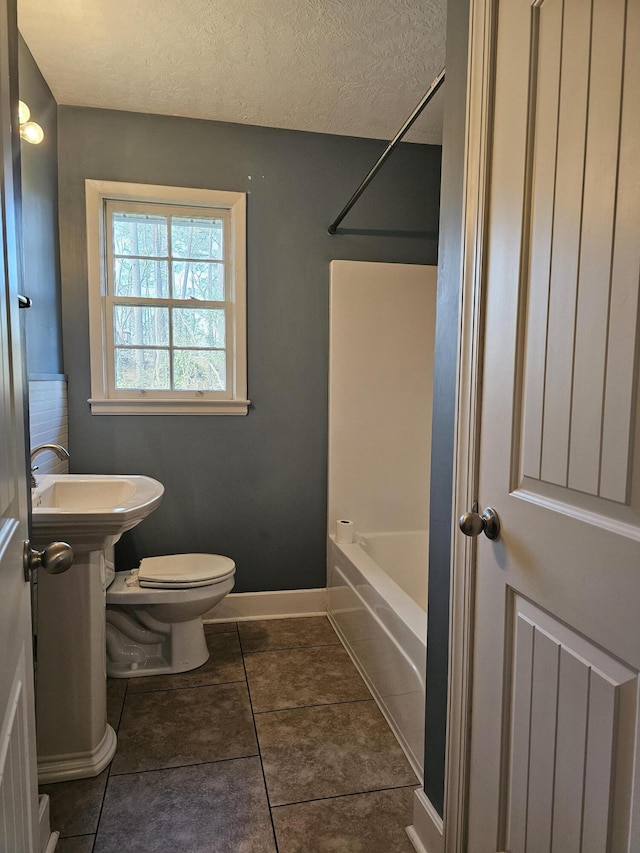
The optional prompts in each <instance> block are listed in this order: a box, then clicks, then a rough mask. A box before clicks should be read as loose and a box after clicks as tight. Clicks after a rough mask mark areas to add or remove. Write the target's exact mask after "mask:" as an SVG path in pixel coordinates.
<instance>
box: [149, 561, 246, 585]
mask: <svg viewBox="0 0 640 853" xmlns="http://www.w3.org/2000/svg"><path fill="white" fill-rule="evenodd" d="M235 569H236V564H235V563H234V562H233V560H230V559H229V557H222V556H221V555H220V554H171V555H169V556H166V557H146V558H145V559H144V560H142V562H141V563H140V569H139V572H138V580H139V582H140V586H143V587H144V586H146V587H151V588H156V589H157V588H162V587H166V588H167V589H179V588H182V587H195V586H206V585H207V584H212V583H215V582H216V581H219V580H223V579H224V578H227V577H229V576H230V575H232V574H233V573H234V572H235Z"/></svg>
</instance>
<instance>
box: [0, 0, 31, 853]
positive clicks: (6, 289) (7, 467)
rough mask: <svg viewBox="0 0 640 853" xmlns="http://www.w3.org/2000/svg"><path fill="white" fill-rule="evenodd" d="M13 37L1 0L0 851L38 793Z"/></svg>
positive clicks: (13, 839)
mask: <svg viewBox="0 0 640 853" xmlns="http://www.w3.org/2000/svg"><path fill="white" fill-rule="evenodd" d="M8 7H9V8H8ZM16 41H17V29H16V24H15V4H13V3H8V2H7V0H0V156H1V164H0V168H1V170H2V171H1V175H0V177H1V181H0V233H1V235H2V242H1V243H0V851H2V853H5V851H6V853H32V852H33V851H35V850H37V849H38V847H37V838H38V836H37V829H38V826H37V816H38V797H37V770H36V759H35V715H34V699H33V665H32V654H31V611H30V595H29V584H28V583H26V582H25V579H24V574H23V570H22V543H23V540H25V539H26V538H27V484H26V476H25V462H24V459H25V453H24V432H23V411H22V399H23V388H22V374H21V360H20V347H19V344H20V336H19V327H18V318H17V314H18V294H17V286H18V267H17V245H16V229H15V225H16V222H15V216H16V212H15V206H14V195H13V193H14V187H13V169H14V158H13V156H12V152H13V150H15V148H14V145H15V140H16V135H15V128H12V108H11V105H12V104H13V106H14V107H16V109H15V118H16V121H17V98H16V97H15V95H16V88H15V87H16V75H15V71H16V63H15V56H14V55H13V53H11V51H12V50H14V49H15V46H16ZM10 46H11V47H10Z"/></svg>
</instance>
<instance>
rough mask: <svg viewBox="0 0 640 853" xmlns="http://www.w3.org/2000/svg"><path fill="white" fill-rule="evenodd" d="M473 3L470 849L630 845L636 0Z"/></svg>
mask: <svg viewBox="0 0 640 853" xmlns="http://www.w3.org/2000/svg"><path fill="white" fill-rule="evenodd" d="M476 5H477V4H476ZM488 8H489V9H492V10H494V11H495V12H496V15H495V17H494V16H492V15H489V16H488V17H487V18H485V20H491V21H494V22H495V27H496V29H495V34H496V41H495V44H494V43H493V42H491V46H490V47H488V48H487V49H486V51H485V58H486V56H490V57H491V60H492V61H495V66H494V76H493V83H492V91H493V95H494V102H493V112H492V119H491V131H492V132H490V133H489V138H492V143H491V149H490V155H489V160H488V169H487V176H488V196H487V216H486V217H485V223H486V225H485V227H486V231H485V234H486V240H485V244H484V245H485V252H486V254H485V265H484V269H483V272H482V281H483V292H484V300H485V302H484V308H483V313H484V324H485V325H484V361H483V367H482V402H481V412H480V450H479V466H478V499H479V503H480V507H481V508H483V507H486V506H488V505H491V506H493V507H494V508H495V509H496V510H497V512H498V514H499V516H500V520H501V523H502V534H501V537H500V538H499V539H498V540H497V541H495V542H492V541H489V540H488V539H487V538H485V537H484V536H483V535H480V536H479V537H478V540H477V562H476V573H475V613H474V616H475V619H474V629H473V648H474V657H473V681H472V711H471V753H470V776H469V815H468V850H469V851H470V853H493V851H510V853H525V851H526V853H605V851H615V853H622V851H626V853H637V851H640V769H639V768H638V766H637V764H638V721H639V708H638V688H639V680H638V672H639V671H640V417H638V411H637V408H638V402H639V395H638V352H639V349H640V347H639V344H640V334H639V326H638V309H639V300H638V295H639V284H640V50H639V48H638V46H639V45H640V0H533V1H532V0H495V3H490V4H489V7H488ZM487 44H489V42H488V43H487ZM461 509H462V508H461ZM459 535H462V534H459Z"/></svg>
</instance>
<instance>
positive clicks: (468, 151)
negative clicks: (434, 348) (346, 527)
mask: <svg viewBox="0 0 640 853" xmlns="http://www.w3.org/2000/svg"><path fill="white" fill-rule="evenodd" d="M469 15H470V30H469V33H470V34H469V57H468V72H467V101H466V104H467V106H466V110H467V115H466V130H465V179H464V198H463V225H462V229H463V234H462V238H463V281H462V289H461V294H460V299H461V302H460V328H459V338H458V387H457V402H456V434H455V449H454V477H453V487H454V488H453V505H452V515H453V518H454V519H457V517H458V516H459V515H460V514H461V513H463V512H465V511H466V510H468V509H470V508H471V506H472V504H473V502H474V500H475V499H476V497H477V460H478V446H479V436H478V428H479V413H480V388H481V383H480V378H481V370H482V347H481V344H482V333H481V330H482V319H483V318H482V273H483V268H484V261H485V258H484V253H483V248H484V228H485V222H486V211H487V206H488V192H487V186H488V177H489V147H490V121H491V118H492V100H491V87H492V75H493V67H494V63H493V48H494V40H495V0H471V3H470V11H469ZM451 534H452V551H451V553H452V556H451V605H450V629H449V638H450V643H449V690H448V712H447V748H446V771H445V806H444V850H445V851H446V853H464V851H465V850H466V846H467V845H466V830H467V812H468V796H467V783H468V771H469V766H468V754H469V742H470V720H471V677H472V672H471V663H472V651H473V649H472V640H473V602H474V583H473V580H474V576H475V555H476V550H475V540H473V539H469V538H468V537H466V536H462V535H461V534H460V533H459V532H458V528H457V524H455V523H454V524H453V525H452V531H451Z"/></svg>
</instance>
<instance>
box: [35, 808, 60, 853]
mask: <svg viewBox="0 0 640 853" xmlns="http://www.w3.org/2000/svg"><path fill="white" fill-rule="evenodd" d="M49 807H50V802H49V795H48V794H40V796H39V797H38V853H54V851H55V849H56V845H57V843H58V839H59V838H60V833H59V832H51V821H50V817H49Z"/></svg>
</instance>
